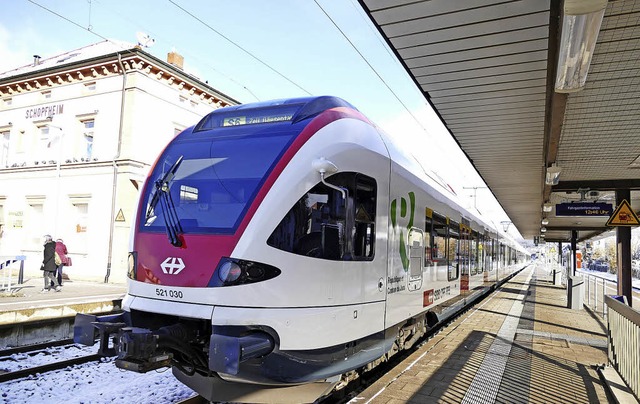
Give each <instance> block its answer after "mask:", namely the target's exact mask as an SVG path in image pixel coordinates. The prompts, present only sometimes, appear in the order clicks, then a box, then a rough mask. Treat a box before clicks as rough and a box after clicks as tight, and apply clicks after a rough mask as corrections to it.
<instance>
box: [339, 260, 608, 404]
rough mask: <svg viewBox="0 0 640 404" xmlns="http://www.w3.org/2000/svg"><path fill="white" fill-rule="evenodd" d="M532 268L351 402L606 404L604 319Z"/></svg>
mask: <svg viewBox="0 0 640 404" xmlns="http://www.w3.org/2000/svg"><path fill="white" fill-rule="evenodd" d="M566 307H567V293H566V290H565V288H564V287H562V286H555V285H553V284H552V282H551V276H550V275H549V274H548V273H547V271H546V270H545V269H544V265H543V264H542V263H540V264H532V265H530V266H528V267H527V268H525V269H524V270H523V271H521V272H520V273H519V274H517V275H516V276H515V277H514V278H512V279H511V280H510V281H509V282H508V283H506V284H504V285H503V286H502V287H501V288H499V289H498V290H497V291H496V292H494V293H492V294H491V295H490V296H489V297H487V298H486V299H485V300H483V301H482V302H479V303H478V304H476V305H475V306H474V307H473V308H472V309H471V310H470V311H468V312H467V313H465V314H463V315H462V316H461V317H459V318H458V319H456V320H455V321H454V322H453V323H451V324H450V325H449V326H447V327H446V328H445V329H443V330H441V331H440V332H439V333H438V334H437V335H436V336H435V337H433V338H432V339H431V340H429V341H428V342H426V343H425V344H424V345H423V346H422V347H420V348H419V349H418V350H417V351H416V352H415V353H414V354H412V355H411V356H410V357H409V358H408V359H406V360H405V361H404V362H402V363H401V364H400V365H399V366H397V367H396V368H395V369H394V370H393V371H391V372H389V373H388V374H387V375H385V376H384V377H383V378H381V379H380V380H378V381H377V382H376V383H374V384H373V385H371V386H370V387H369V388H367V389H366V390H365V391H364V392H362V393H361V394H359V395H358V397H357V398H356V399H353V400H352V401H351V402H357V403H359V404H364V403H375V404H382V403H384V404H395V403H398V404H399V403H420V404H422V403H474V404H475V403H496V402H497V403H608V402H609V401H608V398H607V391H606V390H605V387H604V383H603V382H602V381H601V380H600V378H599V375H598V372H597V369H596V366H597V365H602V364H606V363H607V339H606V335H607V326H606V322H605V321H604V320H603V319H602V318H599V317H597V316H596V315H595V314H592V313H591V312H590V311H588V310H586V309H584V308H583V309H581V310H571V309H568V308H566Z"/></svg>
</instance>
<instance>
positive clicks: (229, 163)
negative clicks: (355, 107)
mask: <svg viewBox="0 0 640 404" xmlns="http://www.w3.org/2000/svg"><path fill="white" fill-rule="evenodd" d="M310 100H311V102H309V101H310ZM345 106H348V104H346V103H345V102H344V101H342V100H339V99H334V98H330V97H324V98H315V99H303V100H300V99H298V100H296V101H295V102H291V101H287V102H275V103H267V104H264V105H256V104H253V105H251V106H250V107H246V106H236V107H230V108H225V109H222V110H219V111H216V112H213V113H211V114H209V115H208V116H206V117H205V118H203V119H202V121H200V122H199V123H198V124H197V125H196V126H195V127H193V128H190V129H187V130H185V131H184V132H182V133H181V134H180V135H178V136H177V137H176V138H175V139H174V140H173V141H172V142H171V143H170V144H169V145H168V146H167V147H166V149H165V150H164V152H163V153H162V155H161V156H160V157H159V159H158V160H157V162H156V164H155V166H154V168H153V170H152V172H151V173H150V175H149V177H148V178H147V181H146V184H145V187H144V189H143V192H142V195H141V199H140V202H139V207H138V214H137V222H136V224H135V229H134V231H133V233H132V234H133V237H132V249H131V252H130V255H129V269H128V277H129V285H128V286H129V289H128V294H127V296H126V298H125V300H124V302H123V306H124V309H125V312H124V314H123V315H122V316H119V317H118V318H113V317H110V318H99V317H95V316H79V317H78V318H77V319H76V325H75V334H76V335H75V339H76V341H77V342H84V343H87V344H89V343H90V342H92V341H93V339H94V337H95V336H96V335H95V334H94V333H95V331H94V330H93V327H96V329H97V330H98V332H99V334H100V338H99V339H100V342H101V347H100V352H101V353H103V354H105V355H116V356H117V359H116V366H118V367H120V368H123V369H127V370H132V371H135V372H140V373H144V372H147V371H150V370H154V369H158V368H162V367H167V366H171V367H172V368H173V373H174V375H175V376H176V377H177V378H178V379H179V380H181V381H182V382H183V383H185V384H187V385H188V386H189V387H191V388H192V389H194V390H195V391H197V392H198V393H199V394H201V395H203V396H205V397H208V398H209V399H214V398H215V399H216V400H220V401H251V402H253V401H255V402H258V401H273V400H276V401H281V400H282V396H281V394H283V391H282V387H281V388H280V389H273V393H272V394H271V396H270V395H269V391H270V387H268V386H295V385H301V384H305V383H307V382H309V381H310V379H315V381H317V379H318V378H322V377H323V367H325V364H324V363H320V362H319V364H318V366H317V367H315V366H314V365H313V363H308V362H309V361H308V359H309V358H305V357H304V356H301V357H294V355H293V356H292V355H291V354H290V353H281V352H279V351H278V346H279V340H278V338H279V336H278V333H277V332H276V331H275V330H273V329H271V328H270V327H268V326H262V325H256V324H255V322H253V321H248V322H247V324H243V322H244V320H243V319H242V318H241V317H242V314H241V313H242V312H241V311H238V318H237V319H233V320H230V321H229V324H228V325H224V324H218V325H213V324H212V321H211V319H212V318H213V316H214V311H215V310H216V307H221V306H227V307H237V306H243V305H244V306H252V305H253V306H260V305H261V304H265V303H261V301H260V296H261V295H266V296H268V297H269V298H270V299H272V300H277V299H284V298H286V296H279V297H277V296H276V297H274V296H273V295H272V293H273V289H270V288H269V286H268V285H269V282H272V283H271V285H273V282H274V281H275V282H277V281H278V277H279V276H280V275H281V269H280V268H278V267H277V266H276V265H273V263H272V264H267V263H265V262H260V261H256V260H248V259H244V258H237V257H234V256H233V254H232V253H233V251H234V248H235V246H236V245H237V244H238V242H239V240H240V239H241V238H242V237H243V234H244V233H245V229H246V228H247V226H248V224H249V223H250V222H251V220H252V217H253V216H254V215H255V214H256V210H257V209H258V207H259V205H260V203H261V201H262V200H263V199H264V197H265V195H266V194H267V193H268V192H269V189H270V187H271V186H272V184H273V182H274V181H275V179H276V178H277V176H278V172H279V171H281V170H282V169H283V167H284V166H285V165H286V162H287V160H288V159H290V158H291V155H292V154H294V153H295V150H296V148H299V147H300V144H301V143H303V142H304V139H302V137H304V136H305V135H304V133H303V134H302V135H301V132H304V131H305V130H309V129H308V128H307V125H308V124H309V121H310V118H313V117H314V116H315V115H317V114H319V113H321V112H322V111H324V110H326V109H327V108H330V107H345ZM349 107H350V106H349ZM245 108H247V109H246V111H245V110H244V109H245ZM307 136H308V135H307ZM245 237H248V236H245ZM238 286H242V287H241V288H240V290H239V289H238ZM285 305H286V304H285ZM291 362H293V363H297V365H294V366H291ZM333 384H335V380H329V381H327V383H326V384H322V383H320V384H318V383H315V385H314V386H315V387H314V389H315V390H316V391H313V392H312V393H311V394H312V395H314V396H318V395H322V394H323V393H324V391H325V390H326V389H328V388H331V387H332V386H333ZM292 389H295V388H294V387H292ZM292 393H293V394H295V393H294V392H293V390H292ZM303 394H306V393H303ZM289 397H291V400H293V401H294V402H295V401H306V400H307V398H305V396H304V395H303V396H301V397H297V396H295V395H291V396H289Z"/></svg>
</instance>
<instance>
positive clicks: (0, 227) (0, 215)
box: [0, 196, 7, 239]
mask: <svg viewBox="0 0 640 404" xmlns="http://www.w3.org/2000/svg"><path fill="white" fill-rule="evenodd" d="M6 200H7V197H6V196H0V239H1V238H2V236H3V234H4V224H5V221H4V203H5V201H6Z"/></svg>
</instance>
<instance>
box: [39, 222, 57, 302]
mask: <svg viewBox="0 0 640 404" xmlns="http://www.w3.org/2000/svg"><path fill="white" fill-rule="evenodd" d="M55 256H56V242H55V241H53V239H52V238H51V236H50V235H48V234H47V235H45V236H44V258H43V260H42V266H41V267H40V269H41V270H42V271H43V276H44V288H43V289H42V292H48V291H49V290H50V289H51V283H52V282H53V288H54V289H55V291H56V292H60V290H62V289H61V288H60V285H58V278H56V258H55Z"/></svg>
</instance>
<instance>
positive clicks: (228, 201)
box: [140, 132, 293, 238]
mask: <svg viewBox="0 0 640 404" xmlns="http://www.w3.org/2000/svg"><path fill="white" fill-rule="evenodd" d="M292 137H293V134H291V133H281V134H274V133H273V132H271V133H270V134H268V135H264V136H260V135H258V136H256V135H253V136H237V133H236V136H226V137H216V138H213V139H212V138H211V137H208V138H206V139H202V138H199V139H193V138H192V139H189V140H182V141H177V142H174V143H173V144H171V145H170V146H169V147H167V149H166V150H165V152H164V154H163V155H162V157H161V159H160V160H159V161H158V163H157V164H156V166H155V169H154V172H153V173H152V174H151V176H150V183H149V184H148V185H147V187H146V195H145V196H144V200H143V205H142V206H143V211H142V214H143V216H142V218H141V220H140V230H141V231H150V232H165V231H168V229H171V230H172V231H173V232H175V230H176V229H179V232H181V233H185V234H189V233H192V234H201V233H209V234H210V233H232V232H233V231H235V229H236V228H237V226H238V225H239V224H240V221H241V220H242V217H243V216H244V214H245V212H246V210H247V209H248V207H249V206H250V204H251V202H252V201H253V199H254V197H255V195H256V194H257V192H258V190H259V189H260V186H261V185H262V183H263V182H264V180H265V179H266V177H267V175H268V174H269V172H270V171H271V168H272V167H273V166H274V165H275V163H276V161H277V159H278V157H279V156H280V155H281V154H282V153H283V152H284V150H286V147H287V145H288V144H289V142H290V141H291V140H292ZM181 158H182V159H181ZM176 163H177V164H176ZM160 194H161V195H160ZM159 196H161V197H159ZM159 201H160V202H159ZM169 233H171V232H169ZM170 238H171V236H170Z"/></svg>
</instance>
